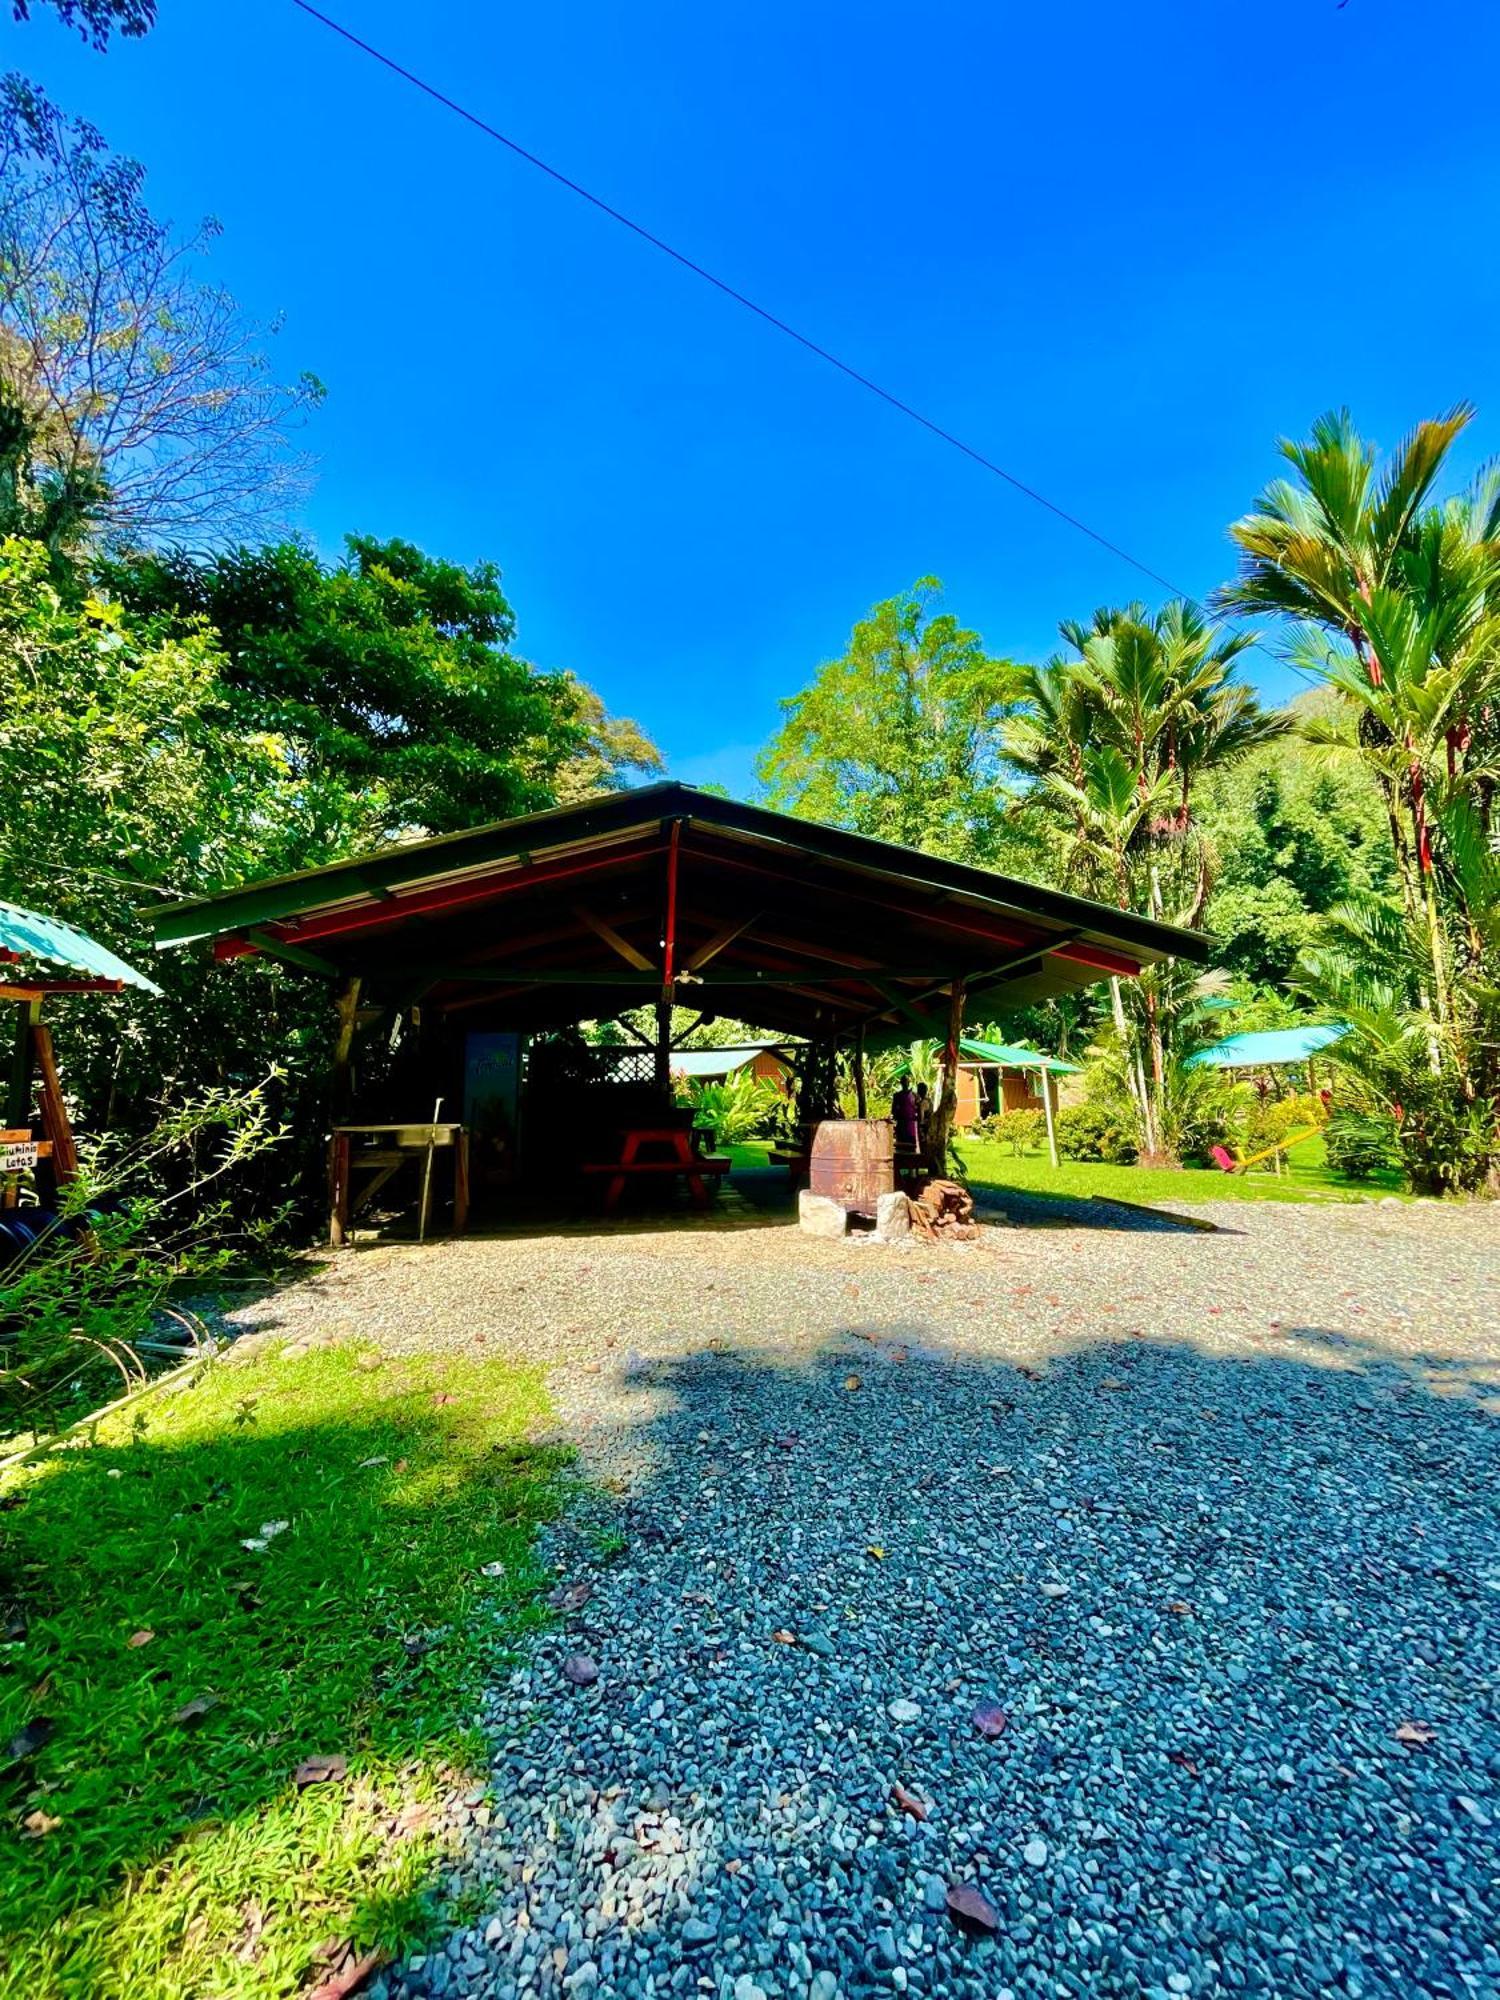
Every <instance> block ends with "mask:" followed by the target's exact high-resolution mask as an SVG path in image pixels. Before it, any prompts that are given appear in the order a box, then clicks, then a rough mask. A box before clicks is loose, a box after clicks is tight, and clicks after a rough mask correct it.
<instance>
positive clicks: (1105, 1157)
mask: <svg viewBox="0 0 1500 2000" xmlns="http://www.w3.org/2000/svg"><path fill="white" fill-rule="evenodd" d="M1057 1144H1058V1148H1059V1150H1060V1151H1061V1152H1063V1153H1066V1154H1067V1156H1068V1158H1069V1159H1070V1160H1099V1161H1102V1162H1103V1163H1104V1164H1105V1165H1106V1166H1112V1167H1125V1166H1133V1165H1134V1163H1135V1158H1136V1151H1137V1148H1136V1142H1135V1130H1134V1126H1133V1122H1132V1119H1131V1115H1130V1108H1129V1106H1128V1105H1127V1104H1124V1103H1113V1104H1112V1103H1107V1102H1105V1101H1103V1100H1101V1099H1098V1098H1094V1099H1087V1100H1085V1102H1084V1103H1082V1104H1069V1105H1067V1106H1065V1107H1064V1109H1063V1110H1061V1111H1059V1112H1058V1114H1057Z"/></svg>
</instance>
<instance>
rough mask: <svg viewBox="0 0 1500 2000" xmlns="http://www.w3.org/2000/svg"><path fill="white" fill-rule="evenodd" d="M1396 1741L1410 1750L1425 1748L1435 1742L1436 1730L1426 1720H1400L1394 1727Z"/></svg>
mask: <svg viewBox="0 0 1500 2000" xmlns="http://www.w3.org/2000/svg"><path fill="white" fill-rule="evenodd" d="M1396 1741H1397V1742H1398V1743H1404V1744H1405V1745H1406V1746H1407V1748H1408V1749H1410V1750H1425V1749H1426V1748H1427V1747H1428V1745H1429V1744H1432V1743H1436V1741H1437V1731H1436V1730H1435V1729H1434V1728H1433V1727H1432V1725H1431V1724H1430V1723H1427V1722H1402V1723H1399V1724H1398V1725H1397V1728H1396Z"/></svg>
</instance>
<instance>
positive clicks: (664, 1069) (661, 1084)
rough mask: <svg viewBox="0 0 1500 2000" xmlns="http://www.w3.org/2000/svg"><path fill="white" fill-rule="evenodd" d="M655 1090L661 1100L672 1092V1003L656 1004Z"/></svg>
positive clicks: (665, 1001) (664, 1001)
mask: <svg viewBox="0 0 1500 2000" xmlns="http://www.w3.org/2000/svg"><path fill="white" fill-rule="evenodd" d="M655 1079H656V1088H657V1091H658V1092H659V1094H660V1095H661V1097H662V1098H663V1099H666V1098H667V1097H669V1096H670V1095H671V1091H672V1003H671V1001H670V1000H658V1001H657V1003H656V1071H655Z"/></svg>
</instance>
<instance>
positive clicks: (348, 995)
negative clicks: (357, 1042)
mask: <svg viewBox="0 0 1500 2000" xmlns="http://www.w3.org/2000/svg"><path fill="white" fill-rule="evenodd" d="M361 984H362V982H361V980H360V976H359V974H358V973H357V972H353V973H351V974H350V975H349V977H348V979H347V980H345V982H344V985H343V988H342V990H341V992H340V993H339V996H338V999H337V1000H336V1001H335V1003H334V1005H335V1006H336V1007H337V1009H338V1027H337V1029H336V1031H335V1033H334V1038H333V1065H332V1070H331V1073H330V1076H329V1085H328V1101H329V1105H330V1108H331V1110H332V1113H333V1122H334V1124H335V1125H338V1124H341V1123H343V1121H344V1120H346V1119H347V1118H348V1116H349V1106H350V1102H351V1099H352V1096H353V1092H352V1090H351V1087H350V1070H349V1058H350V1055H351V1054H352V1052H353V1048H354V1024H355V1021H356V1020H357V1018H358V1015H359V991H360V986H361Z"/></svg>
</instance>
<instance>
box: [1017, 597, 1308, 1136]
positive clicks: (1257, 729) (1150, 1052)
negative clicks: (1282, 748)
mask: <svg viewBox="0 0 1500 2000" xmlns="http://www.w3.org/2000/svg"><path fill="white" fill-rule="evenodd" d="M1061 631H1062V636H1063V638H1064V640H1065V641H1067V643H1068V644H1069V645H1070V646H1071V648H1072V656H1071V657H1070V656H1069V655H1067V654H1058V655H1056V656H1054V657H1053V658H1052V659H1050V660H1049V661H1048V662H1047V663H1046V665H1045V666H1042V667H1036V668H1031V669H1028V670H1027V672H1026V675H1025V679H1024V682H1023V686H1022V704H1021V709H1020V713H1019V714H1018V716H1017V718H1016V720H1015V721H1014V722H1013V724H1012V725H1011V727H1010V728H1009V729H1008V731H1007V734H1006V739H1005V740H1006V752H1007V755H1008V757H1009V758H1010V761H1011V762H1012V764H1013V765H1014V766H1015V767H1016V769H1017V770H1018V771H1019V772H1020V774H1021V776H1022V777H1023V779H1025V780H1026V781H1027V789H1026V792H1025V796H1024V799H1023V803H1022V808H1021V809H1022V810H1023V811H1024V812H1027V813H1031V814H1033V815H1035V814H1040V815H1042V816H1043V817H1044V819H1045V820H1046V821H1047V822H1048V823H1049V824H1050V825H1051V826H1052V827H1053V828H1054V829H1055V831H1056V834H1057V837H1058V839H1059V842H1060V846H1061V868H1062V873H1063V877H1064V879H1065V880H1066V881H1068V882H1070V883H1072V884H1073V885H1074V886H1076V887H1078V888H1081V889H1084V890H1086V891H1087V892H1089V893H1091V894H1094V895H1098V896H1103V897H1108V898H1109V899H1110V900H1112V901H1114V902H1117V903H1118V904H1119V905H1120V907H1121V908H1122V909H1141V910H1144V911H1146V912H1147V913H1148V914H1149V915H1151V916H1153V917H1156V918H1157V919H1159V920H1161V921H1170V922H1175V923H1180V924H1185V925H1187V926H1189V927H1191V926H1193V925H1195V924H1197V923H1198V922H1200V921H1201V919H1202V915H1203V911H1204V909H1205V907H1206V905H1207V902H1208V897H1209V892H1210V890H1211V888H1212V886H1213V853H1212V849H1211V846H1210V844H1209V843H1208V841H1207V840H1206V839H1205V837H1204V835H1203V832H1202V829H1201V827H1200V826H1199V825H1198V822H1197V819H1196V816H1195V814H1194V791H1195V786H1196V785H1197V783H1198V782H1199V780H1200V779H1201V778H1202V777H1203V776H1204V774H1205V773H1207V772H1208V771H1210V770H1214V769H1218V768H1222V767H1223V766H1225V765H1227V764H1230V763H1233V762H1235V761H1236V760H1237V759H1238V758H1239V757H1242V756H1244V755H1245V754H1246V753H1247V752H1248V751H1250V750H1252V749H1254V748H1256V747H1257V746H1258V745H1259V744H1261V743H1264V742H1266V741H1268V740H1269V739H1270V738H1271V737H1272V736H1274V735H1276V734H1277V733H1279V732H1280V731H1281V730H1282V729H1283V728H1284V727H1285V726H1286V725H1285V723H1284V721H1283V719H1282V718H1281V717H1279V716H1275V715H1267V714H1266V713H1265V712H1264V711H1263V710H1262V709H1261V708H1260V707H1259V705H1258V703H1257V702H1256V699H1255V696H1254V694H1253V693H1252V691H1251V690H1250V689H1249V688H1247V687H1245V686H1244V685H1243V684H1242V683H1240V682H1238V681H1236V680H1235V679H1234V671H1235V669H1234V662H1235V660H1236V658H1237V656H1238V655H1239V654H1240V653H1241V652H1243V651H1244V649H1245V646H1246V645H1247V644H1248V643H1249V640H1248V639H1247V638H1245V637H1243V636H1240V635H1236V634H1229V633H1225V632H1223V631H1222V630H1220V629H1218V628H1216V627H1214V626H1213V625H1211V624H1210V623H1209V622H1208V620H1207V619H1205V618H1204V617H1203V616H1202V614H1201V613H1200V612H1199V611H1197V610H1196V608H1195V607H1193V606H1192V605H1189V604H1185V603H1183V602H1181V601H1180V600H1179V601H1176V602H1173V603H1170V604H1168V605H1166V606H1165V607H1164V608H1163V609H1162V610H1161V611H1160V612H1158V613H1156V614H1154V615H1153V614H1150V613H1148V612H1147V611H1146V609H1145V608H1144V607H1143V606H1142V605H1139V604H1130V605H1126V606H1124V607H1123V608H1120V609H1109V608H1106V609H1103V610H1100V611H1096V612H1095V613H1094V616H1093V618H1092V620H1091V621H1090V623H1089V624H1087V625H1079V624H1066V625H1064V626H1062V627H1061ZM1189 991H1190V982H1189V981H1188V980H1187V979H1186V978H1185V977H1184V976H1183V975H1181V974H1180V973H1179V972H1178V970H1177V969H1176V968H1175V967H1166V966H1164V967H1158V968H1156V969H1155V970H1154V971H1151V972H1148V973H1146V974H1144V975H1143V976H1142V977H1141V978H1140V979H1139V980H1137V981H1135V982H1133V983H1132V986H1131V989H1130V995H1129V998H1128V999H1127V997H1126V993H1125V990H1124V989H1123V988H1122V986H1121V984H1120V982H1119V981H1118V980H1114V981H1111V987H1110V992H1111V1002H1112V1007H1113V1012H1114V1019H1115V1027H1116V1031H1117V1034H1118V1037H1119V1040H1120V1045H1121V1051H1122V1058H1123V1061H1124V1064H1125V1070H1126V1075H1127V1079H1128V1082H1129V1087H1130V1094H1131V1099H1132V1102H1133V1104H1134V1106H1135V1112H1136V1120H1137V1125H1138V1128H1139V1131H1138V1137H1139V1141H1140V1148H1141V1152H1142V1155H1143V1157H1146V1158H1155V1157H1161V1156H1163V1155H1165V1154H1166V1153H1168V1152H1169V1151H1170V1134H1169V1131H1168V1129H1167V1128H1168V1123H1169V1121H1168V1117H1167V1115H1166V1091H1167V1078H1168V1068H1169V1060H1170V1045H1171V1042H1172V1039H1173V1035H1174V1030H1175V1024H1176V1021H1177V1018H1178V1016H1179V1015H1180V1013H1181V1011H1182V1008H1183V1007H1184V1006H1185V1004H1186V1002H1187V997H1188V994H1189Z"/></svg>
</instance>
